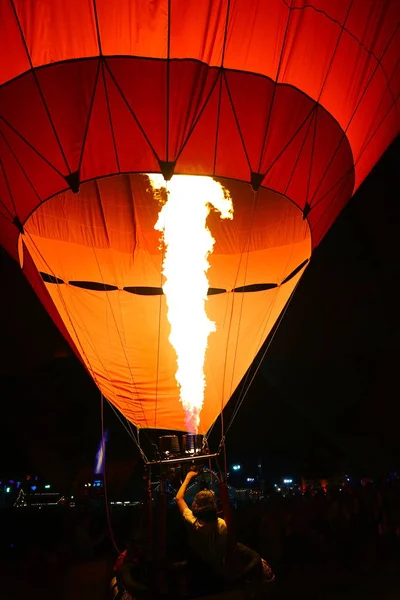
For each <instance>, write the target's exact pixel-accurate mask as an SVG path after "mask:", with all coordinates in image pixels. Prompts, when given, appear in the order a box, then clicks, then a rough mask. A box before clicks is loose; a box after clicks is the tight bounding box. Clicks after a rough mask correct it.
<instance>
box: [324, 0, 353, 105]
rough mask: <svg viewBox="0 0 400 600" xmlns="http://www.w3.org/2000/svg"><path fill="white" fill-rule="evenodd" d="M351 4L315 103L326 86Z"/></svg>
mask: <svg viewBox="0 0 400 600" xmlns="http://www.w3.org/2000/svg"><path fill="white" fill-rule="evenodd" d="M353 3H354V0H350V2H349V7H348V9H347V12H346V16H345V18H344V21H343V24H342V25H341V26H340V32H339V35H338V39H337V40H336V44H335V47H334V49H333V52H332V56H331V60H330V62H329V65H328V68H327V70H326V73H325V77H324V80H323V82H322V85H321V89H320V91H319V94H318V98H317V102H319V101H320V99H321V96H322V93H323V91H324V87H325V84H326V82H327V80H328V77H329V73H330V71H331V68H332V65H333V61H334V59H335V55H336V52H337V49H338V48H339V44H340V40H341V39H342V35H343V31H344V28H345V26H346V22H347V19H348V17H349V14H350V11H351V9H352V7H353Z"/></svg>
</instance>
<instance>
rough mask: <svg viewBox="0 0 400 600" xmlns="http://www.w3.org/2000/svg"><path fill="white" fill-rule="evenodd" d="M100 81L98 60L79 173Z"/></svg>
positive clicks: (79, 168)
mask: <svg viewBox="0 0 400 600" xmlns="http://www.w3.org/2000/svg"><path fill="white" fill-rule="evenodd" d="M99 79H100V59H98V61H97V69H96V76H95V79H94V85H93V92H92V97H91V99H90V105H89V111H88V117H87V121H86V125H85V131H84V132H83V139H82V148H81V153H80V156H79V162H78V169H77V171H78V173H79V172H80V170H81V167H82V162H83V155H84V154H85V147H86V140H87V134H88V131H89V126H90V121H91V119H92V112H93V106H94V101H95V98H96V92H97V86H98V83H99Z"/></svg>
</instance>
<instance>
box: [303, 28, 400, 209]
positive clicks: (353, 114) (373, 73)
mask: <svg viewBox="0 0 400 600" xmlns="http://www.w3.org/2000/svg"><path fill="white" fill-rule="evenodd" d="M399 27H400V23H398V24H397V26H396V28H395V30H394V31H393V33H392V35H391V37H390V39H389V41H388V43H387V45H386V46H385V48H384V50H383V52H382V55H381V57H380V59H379V61H381V60H382V58H383V57H384V56H385V54H386V52H387V50H388V48H389V46H390V44H391V43H392V39H393V38H394V36H395V35H396V33H397V30H398V29H399ZM379 61H378V62H377V63H376V65H375V68H374V70H373V71H372V73H371V75H370V77H369V79H368V82H367V85H366V86H365V88H364V90H363V92H362V94H361V96H360V98H359V99H358V102H357V104H356V106H355V108H354V110H353V112H352V114H351V116H350V119H349V122H348V123H347V125H346V127H345V129H344V130H342V131H343V134H342V137H341V139H340V142H339V144H338V145H337V147H336V149H335V151H334V153H333V155H332V157H331V159H330V161H329V163H328V165H327V167H326V169H325V171H324V173H323V175H322V177H321V180H320V182H319V184H318V186H317V188H316V190H315V192H314V194H313V196H312V198H311V202H312V201H313V200H314V198H315V197H316V195H317V192H318V190H319V188H320V187H321V184H322V182H323V180H324V179H325V176H326V174H327V173H328V171H329V169H330V167H331V166H332V164H333V161H334V160H335V157H336V155H337V153H338V151H339V148H340V146H341V145H342V143H343V141H344V140H345V139H347V131H348V129H349V127H350V125H351V123H352V122H353V119H354V117H355V115H356V114H357V111H358V109H359V107H360V104H361V102H362V101H363V99H364V96H365V94H366V92H367V90H368V88H369V86H370V84H371V82H372V80H373V78H374V77H375V74H376V72H377V70H378V67H379ZM353 161H354V157H353ZM353 168H354V162H353ZM319 202H320V200H318V201H317V202H316V203H315V204H313V206H312V207H311V210H312V209H313V208H315V207H316V206H317V205H318V204H319Z"/></svg>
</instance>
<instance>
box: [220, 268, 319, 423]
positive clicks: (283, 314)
mask: <svg viewBox="0 0 400 600" xmlns="http://www.w3.org/2000/svg"><path fill="white" fill-rule="evenodd" d="M308 264H309V263H308ZM299 283H300V279H299V281H298V282H297V283H296V285H295V287H294V289H293V291H292V293H291V294H290V297H289V300H288V301H287V303H286V306H285V308H284V309H283V311H282V312H281V314H280V316H279V319H278V321H277V323H276V326H275V329H274V331H273V333H272V335H271V337H270V339H269V341H268V343H267V346H266V348H265V350H264V352H263V353H262V355H261V358H260V360H259V362H258V365H257V367H256V369H255V371H254V373H253V375H252V377H251V379H250V381H249V383H248V385H247V387H246V389H245V391H244V392H243V396H242V398H241V399H240V402H238V406H237V407H236V409H235V411H234V414H233V415H232V417H231V420H230V423H229V425H228V427H227V430H226V433H225V435H226V434H227V433H228V431H229V430H230V428H231V427H232V424H233V421H234V419H235V418H236V416H237V414H238V412H239V410H240V408H241V406H242V404H243V401H244V399H245V398H246V396H247V394H248V391H249V389H250V387H251V385H252V383H253V381H254V379H255V377H256V375H257V373H258V371H259V369H260V367H261V365H262V363H263V361H264V359H265V356H266V354H267V352H268V350H269V348H270V346H271V344H272V342H273V340H274V338H275V335H276V332H277V331H278V329H279V325H280V324H281V322H282V319H283V317H284V316H285V314H286V311H287V309H288V308H289V305H290V303H291V301H292V298H293V296H294V293H295V291H296V289H297V286H298V285H299Z"/></svg>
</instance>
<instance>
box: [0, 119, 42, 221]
mask: <svg viewBox="0 0 400 600" xmlns="http://www.w3.org/2000/svg"><path fill="white" fill-rule="evenodd" d="M0 135H1V137H2V138H3V140H4V142H5V143H6V145H7V148H8V149H9V151H10V152H11V154H12V155H13V157H14V159H15V160H16V161H17V163H18V166H19V168H20V169H21V171H22V173H23V174H24V175H25V177H26V179H27V181H28V183H29V185H30V186H31V188H32V190H33V191H34V193H35V195H36V196H37V198H38V200H39V202H41V201H42V199H41V197H40V195H39V193H38V192H37V190H36V188H35V186H34V185H33V183H32V181H31V180H30V178H29V177H28V174H27V172H26V171H25V169H24V167H23V166H22V164H21V162H20V160H19V158H18V157H17V155H16V154H15V152H14V150H13V149H12V147H11V145H10V143H9V141H8V140H7V137H6V136H5V135H4V133H3V130H2V129H1V128H0ZM15 214H18V213H17V212H15Z"/></svg>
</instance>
